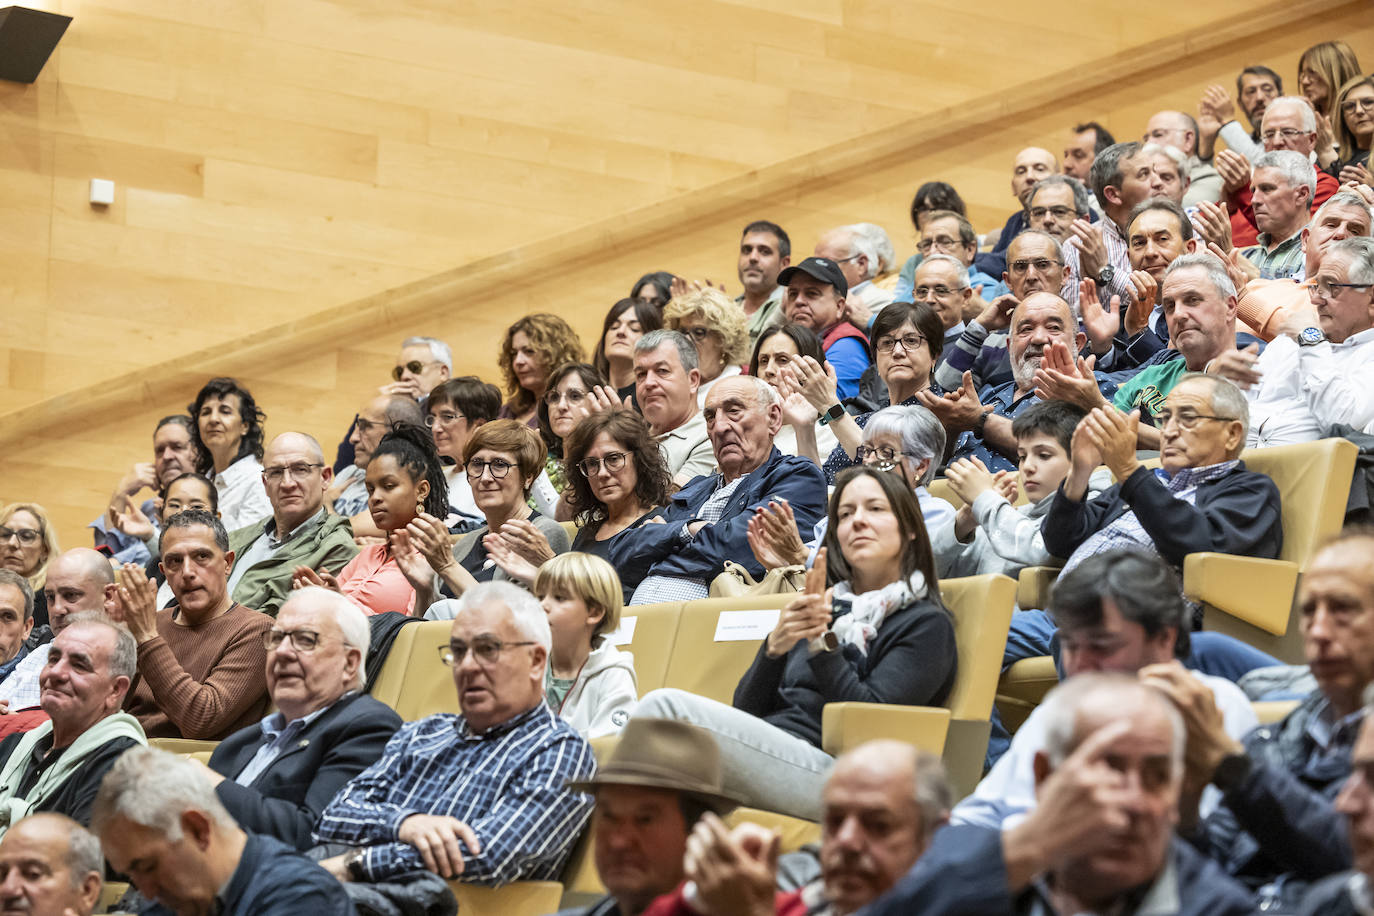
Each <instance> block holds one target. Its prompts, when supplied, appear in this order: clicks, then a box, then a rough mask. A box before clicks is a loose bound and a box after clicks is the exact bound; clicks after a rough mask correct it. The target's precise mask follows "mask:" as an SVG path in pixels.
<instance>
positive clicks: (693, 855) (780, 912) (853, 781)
mask: <svg viewBox="0 0 1374 916" xmlns="http://www.w3.org/2000/svg"><path fill="white" fill-rule="evenodd" d="M821 804H822V814H821V847H820V872H819V874H818V875H816V877H815V878H814V880H811V881H810V882H809V883H807V884H806V885H805V886H803V887H801V888H799V889H798V890H795V891H792V892H790V893H787V894H784V895H780V896H777V897H775V896H774V893H773V885H774V883H775V875H774V872H775V870H776V869H775V867H774V863H773V862H772V861H771V855H770V853H772V852H775V851H776V850H775V849H770V846H773V845H774V844H775V843H776V840H775V839H774V838H773V837H772V835H771V832H770V831H767V830H764V829H763V828H761V827H758V826H756V825H754V824H749V823H745V824H742V825H740V826H739V827H737V828H736V829H735V830H734V831H732V832H730V833H728V834H727V833H726V831H725V828H724V825H723V824H721V823H720V822H719V821H717V820H713V819H711V818H705V819H703V822H702V823H701V824H699V825H698V826H697V828H696V830H695V831H694V833H695V836H694V838H693V839H694V843H693V844H692V846H691V848H690V851H689V853H688V856H687V876H688V877H689V878H690V879H691V880H692V882H693V884H694V885H695V890H696V900H694V902H693V904H691V905H689V904H687V903H686V902H685V896H684V894H683V893H682V892H678V893H676V894H674V895H673V896H671V897H669V898H666V899H663V900H660V901H658V902H657V903H655V904H654V905H653V906H652V907H650V908H649V910H648V913H647V914H646V916H694V914H696V913H698V912H705V913H709V914H716V913H726V912H731V913H747V914H749V916H804V914H807V913H818V912H824V913H830V914H833V916H849V914H851V913H857V912H858V911H859V910H861V909H863V908H864V907H866V906H868V905H869V904H871V903H873V902H874V901H875V900H878V899H880V898H881V897H882V895H883V894H885V893H887V892H888V891H889V890H891V888H892V886H893V885H894V884H896V882H897V880H898V879H899V878H901V877H902V876H903V875H904V874H906V873H907V871H909V870H910V869H911V868H912V866H914V865H915V864H916V861H917V860H918V859H919V858H920V857H921V854H922V853H923V852H925V850H926V847H927V846H929V845H930V841H931V837H932V836H933V835H934V833H935V831H936V829H937V828H939V827H941V826H942V825H943V824H944V823H945V820H946V818H947V817H948V816H949V805H950V790H949V785H948V783H947V782H946V779H945V772H944V767H943V766H942V765H941V764H940V761H939V759H938V758H936V757H934V756H932V755H930V754H927V753H924V752H922V751H919V750H917V749H916V748H914V747H912V746H911V745H909V744H902V743H901V742H898V741H870V742H868V743H866V744H861V745H859V746H858V747H856V748H854V749H853V750H851V751H848V752H846V753H845V754H843V755H842V756H841V757H839V758H838V759H837V760H836V761H835V766H834V768H833V769H832V770H831V771H830V776H829V777H828V778H827V779H826V781H825V789H824V791H823V793H822V799H821ZM741 904H747V905H745V906H741Z"/></svg>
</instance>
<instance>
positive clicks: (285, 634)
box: [262, 627, 328, 652]
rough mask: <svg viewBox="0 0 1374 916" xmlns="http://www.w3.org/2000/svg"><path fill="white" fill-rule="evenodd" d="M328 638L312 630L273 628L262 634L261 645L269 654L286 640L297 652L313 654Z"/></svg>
mask: <svg viewBox="0 0 1374 916" xmlns="http://www.w3.org/2000/svg"><path fill="white" fill-rule="evenodd" d="M327 639H328V637H325V636H321V635H320V634H319V633H317V632H315V631H314V630H282V629H279V628H278V627H273V628H272V629H270V630H267V631H266V632H264V633H263V634H262V644H263V645H264V646H266V647H267V651H269V652H271V651H272V650H273V649H276V648H277V647H278V646H280V645H281V644H282V643H284V642H287V641H288V640H289V641H290V643H291V647H292V648H293V649H295V650H296V651H297V652H314V651H315V650H316V649H318V648H319V647H320V643H322V642H325V641H327Z"/></svg>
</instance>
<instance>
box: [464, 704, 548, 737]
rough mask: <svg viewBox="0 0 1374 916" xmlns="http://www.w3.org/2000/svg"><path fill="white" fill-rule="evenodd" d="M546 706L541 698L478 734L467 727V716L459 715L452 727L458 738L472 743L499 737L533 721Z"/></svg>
mask: <svg viewBox="0 0 1374 916" xmlns="http://www.w3.org/2000/svg"><path fill="white" fill-rule="evenodd" d="M548 708H549V707H548V705H547V704H545V703H544V702H543V701H542V700H541V701H540V702H538V703H536V704H535V705H533V706H531V707H530V708H529V709H527V710H525V711H524V712H521V713H516V714H515V715H513V716H511V717H510V718H509V719H507V720H506V721H504V722H498V723H496V724H495V725H493V726H492V727H491V728H489V729H487V730H486V731H484V732H483V733H482V734H480V735H479V734H477V733H476V732H475V731H473V730H472V729H470V728H468V720H467V716H464V715H459V716H458V721H456V722H454V723H453V729H454V731H456V732H457V733H458V737H459V739H461V740H463V741H468V742H474V743H475V742H478V741H490V740H493V739H495V738H499V737H501V736H502V735H504V734H505V733H506V732H510V731H515V730H516V729H517V728H520V727H521V726H524V725H527V724H529V723H531V722H533V721H534V719H535V717H536V716H538V715H539V714H540V713H541V712H547V711H548Z"/></svg>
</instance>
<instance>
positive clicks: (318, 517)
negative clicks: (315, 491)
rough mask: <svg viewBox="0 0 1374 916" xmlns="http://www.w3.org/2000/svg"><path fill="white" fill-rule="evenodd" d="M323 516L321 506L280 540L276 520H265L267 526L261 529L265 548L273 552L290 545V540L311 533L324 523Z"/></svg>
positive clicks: (323, 512) (322, 507)
mask: <svg viewBox="0 0 1374 916" xmlns="http://www.w3.org/2000/svg"><path fill="white" fill-rule="evenodd" d="M325 515H326V513H325V511H324V506H323V505H321V506H320V508H319V510H318V511H317V512H316V513H315V514H314V515H312V516H310V517H309V518H308V519H306V520H305V521H303V522H301V523H300V524H299V525H297V526H296V527H295V528H293V529H291V530H290V531H288V532H287V533H286V536H285V537H281V538H279V537H277V520H276V519H275V518H270V517H269V518H268V519H267V525H266V526H265V527H264V528H263V529H262V534H263V537H265V538H267V546H268V547H270V548H272V549H273V550H277V549H279V548H280V547H281V546H282V545H283V544H287V543H290V542H291V541H292V540H294V539H296V538H298V537H301V536H302V535H304V534H305V533H306V532H307V531H311V530H313V529H314V528H316V527H318V526H319V525H320V524H322V523H323V522H324V517H325Z"/></svg>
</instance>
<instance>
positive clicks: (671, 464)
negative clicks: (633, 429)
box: [654, 410, 716, 485]
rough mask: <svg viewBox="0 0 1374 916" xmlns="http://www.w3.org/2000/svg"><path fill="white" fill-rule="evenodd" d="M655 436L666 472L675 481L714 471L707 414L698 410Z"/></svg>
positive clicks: (714, 459)
mask: <svg viewBox="0 0 1374 916" xmlns="http://www.w3.org/2000/svg"><path fill="white" fill-rule="evenodd" d="M654 439H655V441H657V442H658V447H659V449H660V450H662V452H663V460H664V461H665V462H666V463H667V465H668V473H669V474H671V475H672V477H673V480H675V481H676V482H677V483H679V484H682V485H685V484H686V483H687V481H689V480H692V479H694V478H697V477H700V476H702V475H703V474H714V473H715V472H716V453H715V452H714V451H712V450H711V439H710V437H709V436H707V435H706V417H705V416H703V415H702V412H701V411H700V410H698V411H695V412H694V413H693V414H692V416H691V419H689V420H688V421H687V422H686V423H683V424H682V425H681V426H679V427H677V428H676V429H670V430H668V431H667V432H666V433H662V434H660V435H658V436H655V437H654Z"/></svg>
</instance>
